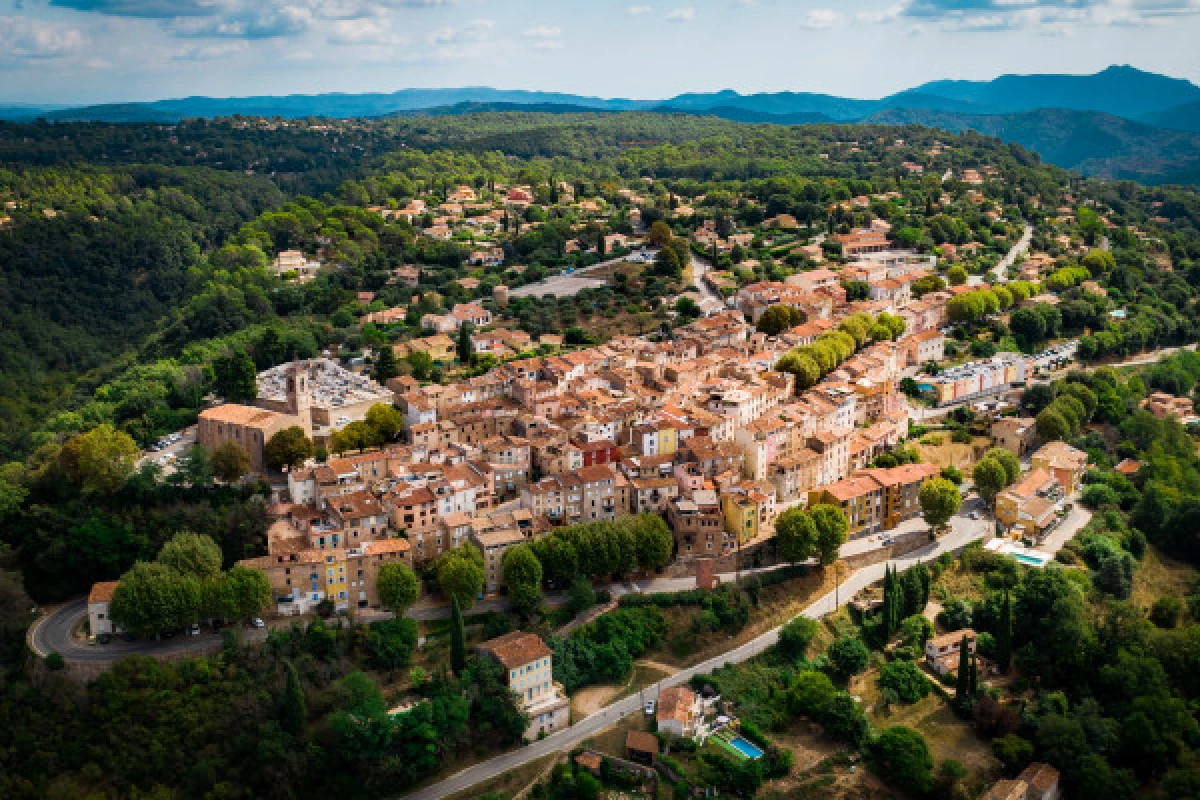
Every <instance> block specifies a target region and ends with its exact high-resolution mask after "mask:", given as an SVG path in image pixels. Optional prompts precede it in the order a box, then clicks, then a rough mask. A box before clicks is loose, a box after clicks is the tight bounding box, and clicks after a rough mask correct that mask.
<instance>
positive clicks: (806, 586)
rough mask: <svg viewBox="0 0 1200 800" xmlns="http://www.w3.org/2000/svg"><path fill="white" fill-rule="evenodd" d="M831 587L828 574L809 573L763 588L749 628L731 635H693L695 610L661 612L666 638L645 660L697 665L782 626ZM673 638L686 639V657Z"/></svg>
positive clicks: (845, 572) (825, 572) (682, 609)
mask: <svg viewBox="0 0 1200 800" xmlns="http://www.w3.org/2000/svg"><path fill="white" fill-rule="evenodd" d="M849 574H850V573H849V572H848V571H845V570H843V572H842V580H843V581H845V580H846V578H847V577H848V576H849ZM833 583H834V581H833V572H832V570H813V571H811V572H809V573H808V574H807V575H805V576H803V577H800V578H794V579H793V580H790V581H785V582H783V583H778V584H776V585H774V586H768V587H766V588H764V589H763V590H762V593H761V595H760V596H759V605H758V608H756V609H753V610H752V611H751V614H750V622H749V624H747V625H746V627H745V628H743V629H742V630H740V631H738V632H737V633H736V634H732V635H731V634H730V633H729V632H728V631H711V632H705V633H698V634H693V633H692V632H691V631H692V627H691V625H692V620H693V619H694V618H695V616H696V615H697V614H699V613H700V611H699V609H697V608H665V609H662V611H663V615H664V616H665V617H666V618H667V622H668V624H669V625H670V627H669V628H668V634H667V636H666V637H665V639H664V641H663V644H662V646H661V647H659V648H658V649H656V650H654V651H652V652H651V653H648V654H647V655H646V658H647V659H649V660H653V661H656V662H659V663H662V664H665V665H669V666H674V667H687V666H691V665H692V664H698V663H700V662H701V661H705V660H706V659H709V658H712V657H713V656H716V655H719V654H720V653H723V652H725V651H727V650H731V649H733V648H735V647H738V646H739V645H742V644H744V643H745V642H748V641H750V640H751V639H753V638H755V637H756V636H758V635H760V634H762V633H765V632H767V631H769V630H770V629H771V628H774V627H776V626H777V625H782V624H783V623H785V622H787V621H788V620H790V619H791V618H793V617H795V616H796V615H798V614H799V613H800V612H801V611H803V610H804V609H805V608H806V607H808V606H809V605H811V604H812V603H813V601H814V600H816V599H817V598H818V597H821V596H822V595H825V594H827V593H828V592H831V591H833ZM677 635H678V636H681V637H686V644H687V648H686V650H687V651H686V653H684V652H682V651H681V650H680V649H676V648H672V647H671V645H670V641H671V639H672V638H673V637H675V636H677Z"/></svg>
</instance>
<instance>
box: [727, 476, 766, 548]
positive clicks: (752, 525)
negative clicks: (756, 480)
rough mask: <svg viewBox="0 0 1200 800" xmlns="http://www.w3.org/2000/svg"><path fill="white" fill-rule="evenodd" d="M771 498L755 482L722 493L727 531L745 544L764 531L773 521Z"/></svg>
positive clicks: (740, 542)
mask: <svg viewBox="0 0 1200 800" xmlns="http://www.w3.org/2000/svg"><path fill="white" fill-rule="evenodd" d="M772 510H773V504H772V502H771V498H770V497H769V496H768V495H766V494H764V493H763V492H762V491H760V490H759V489H757V488H755V487H754V485H753V484H744V485H742V486H738V487H734V488H733V489H731V490H729V491H726V492H722V494H721V516H722V517H723V518H724V520H725V532H726V533H728V534H729V535H731V536H735V537H737V541H738V543H739V544H745V543H746V542H748V541H750V540H751V539H755V538H757V537H758V535H759V534H761V533H763V531H764V530H765V529H766V526H767V525H768V524H769V523H770V522H771V514H772Z"/></svg>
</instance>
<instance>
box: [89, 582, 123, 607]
mask: <svg viewBox="0 0 1200 800" xmlns="http://www.w3.org/2000/svg"><path fill="white" fill-rule="evenodd" d="M117 584H118V581H100V582H99V583H93V584H92V591H91V592H90V593H89V594H88V603H108V602H110V601H111V600H112V599H113V593H114V592H116V591H117Z"/></svg>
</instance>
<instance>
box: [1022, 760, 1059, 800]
mask: <svg viewBox="0 0 1200 800" xmlns="http://www.w3.org/2000/svg"><path fill="white" fill-rule="evenodd" d="M1058 777H1059V773H1058V770H1057V769H1055V768H1054V767H1052V766H1050V765H1049V764H1045V763H1042V762H1040V761H1035V762H1034V763H1032V764H1030V765H1029V766H1028V767H1026V768H1025V769H1024V770H1022V772H1021V774H1020V775H1019V776H1018V778H1019V780H1022V781H1025V783H1027V784H1029V786H1030V787H1031V788H1032V789H1034V790H1036V791H1037V792H1038V794H1039V795H1041V794H1043V793H1045V792H1047V791H1049V790H1050V789H1052V788H1054V787H1055V786H1057V785H1058Z"/></svg>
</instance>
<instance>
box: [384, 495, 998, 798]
mask: <svg viewBox="0 0 1200 800" xmlns="http://www.w3.org/2000/svg"><path fill="white" fill-rule="evenodd" d="M977 502H978V501H977V500H976V503H977ZM966 513H967V509H966V506H965V505H964V508H963V509H962V513H960V515H959V516H957V517H955V518H954V519H953V520H952V531H951V532H950V533H948V534H946V536H944V537H942V538H941V539H939V540H938V541H937V542H932V543H930V544H929V545H927V546H925V547H922V548H921V549H920V550H915V551H913V552H912V553H909V554H908V555H905V556H902V557H900V558H898V559H894V560H892V561H889V562H884V563H879V564H872V565H871V566H868V567H864V568H863V569H860V570H858V571H857V572H854V573H853V574H852V575H850V577H849V578H848V579H847V580H846V582H845V583H843V584H842V585H841V587H839V589H838V590H836V591H834V592H830V593H828V594H826V595H825V596H824V597H821V598H820V599H818V600H817V601H816V602H814V603H813V604H812V605H810V606H809V607H808V608H806V609H805V610H804V611H803V612H802V616H805V617H808V618H810V619H820V618H821V617H823V616H825V615H827V614H829V613H830V612H832V611H834V610H835V609H836V608H837V607H838V606H839V605H845V604H846V603H847V602H849V600H850V598H852V597H853V596H854V595H855V594H856V593H857V592H858V591H859V590H861V589H863V588H865V587H867V586H870V585H871V584H872V583H875V582H877V581H880V580H883V573H884V568H885V567H886V566H887V565H888V564H891V565H896V566H898V567H899V568H900V569H901V570H905V569H908V568H909V567H911V566H913V565H915V564H917V563H918V562H921V561H929V560H931V559H934V558H937V557H938V556H939V555H941V554H942V553H944V552H948V551H955V550H959V549H961V548H962V547H965V546H966V545H967V544H969V543H971V542H973V541H975V540H977V539H981V538H983V537H984V536H986V535H987V533H988V527H989V526H990V523H989V522H988V521H987V520H986V519H985V520H980V521H975V520H971V519H970V518H969V517H967V516H965V514H966ZM979 523H983V524H979ZM781 628H782V626H780V627H777V628H773V629H771V630H769V631H767V632H766V633H764V634H762V635H760V636H758V637H756V638H754V639H751V640H750V641H749V642H746V643H745V644H743V645H741V646H740V647H736V648H734V649H733V650H730V651H728V652H725V653H722V654H721V655H719V656H715V657H714V658H710V659H708V660H707V661H704V662H702V663H700V664H697V665H695V666H693V667H687V668H686V669H682V670H680V671H679V672H677V673H675V674H674V675H671V676H670V677H668V678H664V679H663V680H662V681H659V682H658V683H657V684H655V685H654V686H652V687H650V688H649V689H648V690H647V692H646V693H647V695H657V693H658V690H660V689H661V688H662V687H664V686H674V685H676V684H680V683H683V682H685V681H687V680H689V679H690V678H691V677H692V676H693V675H696V674H699V673H703V672H711V671H712V670H714V669H717V668H718V667H721V666H724V665H725V664H736V663H739V662H742V661H746V660H748V659H751V658H754V657H755V656H757V655H759V654H760V653H762V652H763V651H765V650H766V649H767V648H769V647H771V646H772V645H774V644H775V643H776V642H777V641H779V631H780V629H781ZM641 709H642V700H641V697H640V695H636V694H635V695H630V696H629V697H625V698H622V699H620V700H617V701H616V702H614V703H612V704H611V705H608V706H606V707H605V708H603V709H601V710H600V711H597V712H596V713H594V714H592V715H590V716H588V717H585V718H584V719H582V720H580V721H579V722H577V723H575V724H574V725H572V726H570V727H569V728H566V729H564V730H561V731H559V732H558V733H554V734H551V735H550V736H547V737H546V738H545V739H542V740H540V741H536V742H533V743H532V744H529V745H527V746H526V747H522V748H520V749H518V750H512V751H509V752H507V753H502V754H500V755H498V756H495V757H493V758H490V759H488V760H487V761H483V762H480V763H478V764H475V765H474V766H470V767H467V768H466V769H464V770H462V771H461V772H458V773H456V774H454V775H452V776H450V777H449V778H446V779H445V780H441V781H438V782H437V783H434V784H430V785H429V786H426V787H424V788H421V789H418V790H416V791H414V792H412V793H410V794H408V795H405V800H440V798H443V797H447V796H449V795H453V794H457V793H459V792H462V791H464V790H466V789H469V788H470V787H472V786H474V785H476V784H478V783H481V782H482V781H486V780H489V779H491V778H494V777H495V776H497V775H501V774H503V773H505V772H508V771H509V770H511V769H515V768H516V767H519V766H521V765H523V764H526V763H528V762H530V761H533V760H536V759H538V758H541V757H542V756H546V755H550V754H551V753H556V752H564V751H567V750H570V749H571V748H573V747H575V746H576V745H578V744H579V743H580V742H582V741H583V740H584V739H586V738H588V737H589V736H593V735H594V734H596V733H599V732H600V731H602V730H604V729H605V728H607V727H608V726H610V725H613V724H614V723H616V722H617V721H618V720H619V719H621V718H622V717H625V716H627V715H629V714H633V713H639V712H640V711H641Z"/></svg>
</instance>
